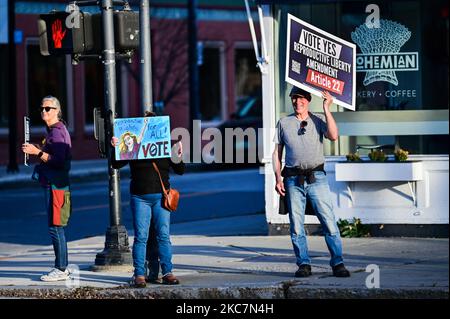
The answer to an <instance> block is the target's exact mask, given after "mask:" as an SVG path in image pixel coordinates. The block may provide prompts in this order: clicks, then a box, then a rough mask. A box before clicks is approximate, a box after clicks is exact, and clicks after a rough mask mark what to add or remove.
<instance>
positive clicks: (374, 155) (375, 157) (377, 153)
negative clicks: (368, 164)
mask: <svg viewBox="0 0 450 319" xmlns="http://www.w3.org/2000/svg"><path fill="white" fill-rule="evenodd" d="M369 158H370V160H371V161H374V162H384V161H386V159H387V157H386V154H384V152H383V151H382V150H372V151H371V152H370V153H369Z"/></svg>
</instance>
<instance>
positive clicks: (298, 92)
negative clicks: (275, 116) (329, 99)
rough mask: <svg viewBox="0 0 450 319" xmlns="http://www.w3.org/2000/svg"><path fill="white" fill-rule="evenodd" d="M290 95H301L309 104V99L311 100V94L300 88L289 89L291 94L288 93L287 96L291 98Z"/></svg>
mask: <svg viewBox="0 0 450 319" xmlns="http://www.w3.org/2000/svg"><path fill="white" fill-rule="evenodd" d="M292 95H302V96H304V97H305V99H307V100H308V102H311V99H312V97H311V93H309V92H307V91H305V90H303V89H301V88H298V87H296V86H293V87H292V89H291V93H289V96H292Z"/></svg>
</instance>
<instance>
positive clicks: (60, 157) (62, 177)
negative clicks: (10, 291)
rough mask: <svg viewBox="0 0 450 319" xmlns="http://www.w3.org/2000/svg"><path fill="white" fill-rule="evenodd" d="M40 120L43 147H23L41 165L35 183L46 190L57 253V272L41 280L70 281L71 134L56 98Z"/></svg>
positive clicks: (50, 99)
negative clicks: (68, 223) (43, 123)
mask: <svg viewBox="0 0 450 319" xmlns="http://www.w3.org/2000/svg"><path fill="white" fill-rule="evenodd" d="M40 111H41V118H42V120H43V121H44V122H45V124H46V130H47V135H46V136H45V138H44V140H43V142H42V145H41V146H38V145H33V144H28V143H26V144H23V145H22V151H23V152H24V153H25V154H30V155H35V156H36V157H37V158H38V160H39V164H38V165H36V166H35V169H34V173H33V179H36V180H38V181H39V183H40V184H41V186H42V187H43V188H44V194H45V205H46V211H47V214H48V226H49V233H50V237H51V240H52V243H53V249H54V252H55V257H56V258H55V265H54V268H53V269H52V270H51V271H50V272H49V273H48V274H45V275H43V276H41V280H42V281H58V280H66V279H67V278H69V270H68V269H67V265H68V253H67V242H66V237H65V232H64V227H65V226H66V225H67V222H68V219H69V216H70V210H71V203H70V188H69V187H70V186H69V170H70V164H71V163H70V162H71V158H72V156H71V147H72V143H71V140H70V134H69V132H68V131H67V128H66V126H65V123H64V121H63V120H62V112H61V105H60V103H59V101H58V99H57V98H56V97H53V96H50V95H49V96H46V97H44V98H43V99H42V103H41V107H40Z"/></svg>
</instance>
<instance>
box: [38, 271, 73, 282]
mask: <svg viewBox="0 0 450 319" xmlns="http://www.w3.org/2000/svg"><path fill="white" fill-rule="evenodd" d="M69 275H70V273H69V271H68V270H67V269H66V270H64V271H61V270H59V269H57V268H53V269H52V270H51V271H50V272H49V273H48V274H47V275H43V276H41V280H42V281H59V280H66V279H69Z"/></svg>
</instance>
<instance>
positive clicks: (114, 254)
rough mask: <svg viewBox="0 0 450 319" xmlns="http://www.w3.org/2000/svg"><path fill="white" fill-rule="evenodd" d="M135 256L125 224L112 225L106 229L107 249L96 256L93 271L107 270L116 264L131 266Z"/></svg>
mask: <svg viewBox="0 0 450 319" xmlns="http://www.w3.org/2000/svg"><path fill="white" fill-rule="evenodd" d="M132 264H133V257H132V254H131V250H130V248H129V246H128V234H127V230H126V228H125V226H123V225H118V226H111V227H108V229H107V230H106V238H105V249H104V250H103V251H102V252H100V253H98V254H97V256H96V257H95V266H93V267H92V270H93V271H101V270H107V269H110V268H112V267H115V266H121V267H125V268H130V267H131V265H132Z"/></svg>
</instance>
